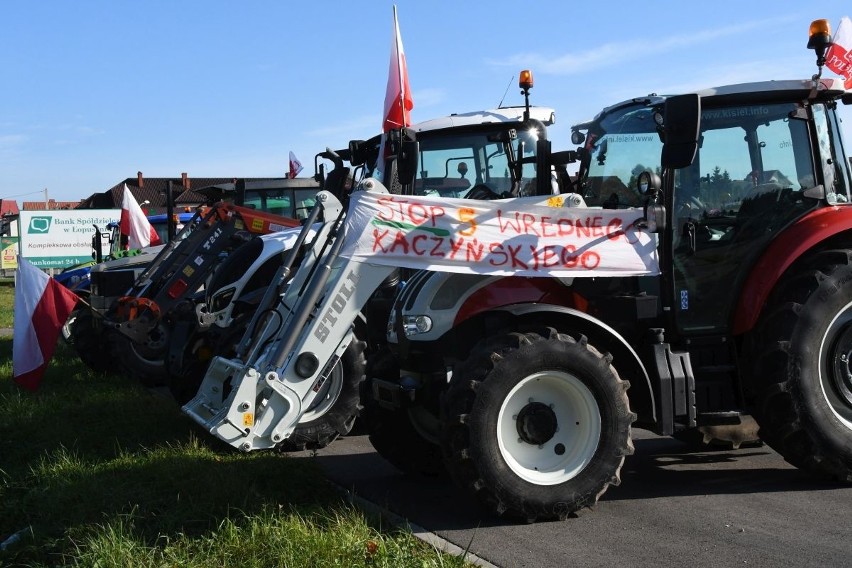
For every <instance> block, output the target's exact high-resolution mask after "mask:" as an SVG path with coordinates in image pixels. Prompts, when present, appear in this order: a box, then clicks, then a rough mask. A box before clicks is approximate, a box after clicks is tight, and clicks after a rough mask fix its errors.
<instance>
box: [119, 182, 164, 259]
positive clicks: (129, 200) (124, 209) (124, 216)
mask: <svg viewBox="0 0 852 568" xmlns="http://www.w3.org/2000/svg"><path fill="white" fill-rule="evenodd" d="M119 225H120V231H121V234H122V236H126V237H127V245H128V247H130V248H132V249H134V248H139V249H141V248H145V247H148V246H154V245H159V244H162V241H161V240H160V235H158V234H157V231H155V230H154V227H152V226H151V223H150V221H148V218H147V217H145V213H143V212H142V208H141V207H139V204H138V203H137V202H136V198H135V197H133V194H132V193H130V190H129V189H128V188H127V184H124V197H122V199H121V220H120V222H119Z"/></svg>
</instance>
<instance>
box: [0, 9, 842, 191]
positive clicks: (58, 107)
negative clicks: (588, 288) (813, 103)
mask: <svg viewBox="0 0 852 568" xmlns="http://www.w3.org/2000/svg"><path fill="white" fill-rule="evenodd" d="M396 4H397V10H398V15H399V22H400V31H401V35H402V40H403V44H404V47H405V53H406V57H407V61H408V69H409V79H410V83H411V87H412V91H413V95H414V105H415V107H414V110H413V112H412V119H413V120H414V121H415V122H418V121H421V120H427V119H430V118H435V117H438V116H443V115H446V114H449V113H452V112H468V111H472V110H477V109H482V108H493V107H494V106H496V105H497V104H498V103H499V102H500V100H501V99H502V98H503V96H504V93H505V94H506V95H505V101H504V104H520V103H522V97H521V95H520V94H519V90H518V88H517V73H518V71H519V70H520V69H523V68H530V69H532V70H533V73H534V77H535V88H534V89H533V92H532V97H531V98H532V101H533V103H534V104H540V105H544V106H551V107H554V108H555V109H556V111H557V124H556V126H554V127H553V130H552V133H551V138H552V139H553V140H554V148H555V149H568V148H570V147H571V144H570V142H569V139H568V138H569V134H570V125H571V124H572V123H575V122H579V121H582V120H585V119H587V118H590V117H592V116H594V114H595V113H596V112H597V111H598V110H599V109H601V108H603V107H605V106H608V105H610V104H612V103H615V102H618V101H620V100H623V99H626V98H630V97H633V96H640V95H645V94H648V93H651V92H656V93H676V92H683V91H689V90H695V89H698V88H703V87H710V86H716V85H721V84H727V83H739V82H746V81H757V80H769V79H791V78H807V77H810V76H811V75H812V74H813V73H814V72H815V70H816V66H815V64H814V61H815V58H814V56H813V52H811V51H809V50H807V49H806V48H805V46H806V43H807V31H808V25H809V24H810V22H811V20H813V19H816V18H828V19H829V20H830V21H831V23H832V26H836V25H837V23H838V21H839V20H840V17H841V16H844V15H847V16H852V5H850V4H849V3H848V2H840V1H832V0H811V1H810V2H807V3H804V2H793V1H789V0H775V1H767V0H749V1H742V0H740V1H738V2H732V1H726V0H717V1H715V2H668V1H663V0H659V1H657V2H653V3H646V4H645V5H644V6H643V7H641V8H637V6H639V5H638V4H635V3H628V2H565V1H564V0H553V1H537V2H535V1H528V2H517V1H512V2H509V1H503V0H492V1H489V2H473V1H466V2H465V1H458V0H456V1H454V2H450V1H446V0H430V1H428V2H427V1H422V0H421V1H419V2H416V1H414V0H397V2H396ZM392 5H393V3H392V2H379V1H375V0H361V1H358V2H318V1H315V2H297V1H289V2H285V1H266V0H256V1H252V2H225V1H220V0H205V1H193V0H185V1H177V2H176V1H174V0H169V1H161V0H149V1H145V2H129V1H125V2H121V1H109V2H106V1H103V2H102V1H92V0H78V1H74V2H61V1H59V0H55V1H47V0H46V1H43V2H33V1H27V0H4V1H3V2H0V21H2V22H3V32H2V33H0V61H2V73H3V81H2V87H0V198H4V199H6V198H15V199H17V200H18V202H19V203H20V202H21V201H25V200H26V201H31V200H39V199H42V198H43V197H44V189H45V188H47V190H48V195H49V197H50V198H53V199H56V200H78V199H81V198H83V197H87V196H89V195H91V194H92V193H95V192H100V191H104V190H106V189H108V188H109V187H111V186H112V185H114V184H115V183H117V182H118V181H120V180H121V179H123V178H126V177H135V175H136V172H137V171H142V172H143V173H144V175H145V176H147V177H165V176H170V177H172V176H173V177H179V176H180V174H181V172H187V173H188V174H189V177H190V178H192V177H266V176H268V177H280V176H282V175H283V174H284V173H285V172H286V171H287V156H288V153H289V151H291V150H292V151H293V152H295V154H296V155H297V156H298V157H299V159H300V160H301V162H302V163H303V164H304V166H305V171H304V172H303V173H302V175H303V176H304V175H309V174H310V173H312V172H313V159H314V155H315V154H316V153H317V152H320V151H321V150H323V149H324V148H325V147H326V146H331V147H333V148H340V147H345V146H346V144H347V142H348V140H349V139H352V138H367V137H369V136H371V135H374V134H376V133H378V132H379V130H380V128H381V121H382V104H383V100H384V94H385V86H386V81H387V68H388V60H389V56H390V43H391V31H392ZM827 76H833V75H831V74H830V73H827ZM507 87H508V91H507ZM842 113H843V114H842V116H843V117H844V118H845V119H846V129H847V130H848V131H850V132H852V109H848V108H845V109H843V110H842ZM850 136H852V135H850V134H849V133H847V139H852V138H850Z"/></svg>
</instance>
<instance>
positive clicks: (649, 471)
mask: <svg viewBox="0 0 852 568" xmlns="http://www.w3.org/2000/svg"><path fill="white" fill-rule="evenodd" d="M634 434H635V436H634V437H635V445H636V453H635V454H634V455H633V456H631V457H629V458H628V459H627V462H626V463H625V466H624V469H623V470H622V484H621V486H620V487H614V488H610V490H609V491H608V492H607V493H606V494H605V495H604V497H603V499H602V500H601V502H600V503H599V504H598V505H597V507H595V509H594V510H593V511H590V512H588V513H586V514H584V515H582V516H580V517H579V518H576V519H570V520H568V521H565V522H547V523H536V524H532V525H526V524H514V523H506V522H502V521H500V520H499V519H494V518H490V517H487V516H483V515H482V514H481V512H480V511H478V509H477V506H476V503H475V502H473V501H472V500H471V499H470V498H469V497H468V496H467V495H466V494H464V493H463V492H460V491H459V490H457V489H456V488H455V487H454V486H453V485H452V484H451V483H450V482H449V481H441V480H422V479H421V480H416V479H411V478H407V477H405V476H403V475H401V474H399V473H398V472H397V471H396V470H395V469H394V468H393V467H392V466H391V465H389V464H388V463H387V462H385V461H384V460H383V459H382V458H381V457H379V456H378V454H376V453H375V452H374V451H373V449H372V446H371V445H370V443H369V441H368V440H367V438H366V436H351V437H348V438H346V439H342V440H338V441H337V442H335V443H334V444H332V445H331V446H329V447H328V448H325V449H324V450H322V451H320V452H319V453H318V454H317V455H316V456H310V455H309V454H307V453H301V454H294V456H295V457H297V458H298V459H316V460H317V461H318V462H319V463H320V465H321V466H322V467H323V468H324V470H325V471H326V472H327V474H328V475H329V477H330V478H331V479H332V480H334V481H336V482H337V483H339V484H340V485H342V486H344V487H346V488H347V489H350V490H352V491H354V492H355V493H356V494H357V495H360V496H361V497H364V498H366V499H369V500H370V501H373V502H375V503H377V504H379V505H382V506H384V507H386V508H388V509H390V510H391V511H393V512H395V513H398V514H400V515H402V516H403V517H405V518H407V519H409V520H410V521H411V522H413V523H415V524H418V525H420V526H422V527H425V528H426V529H428V530H431V531H433V532H435V533H437V534H438V535H440V536H442V537H443V538H445V539H447V540H449V541H450V542H452V543H455V544H457V545H459V546H461V547H462V548H464V547H467V546H468V545H470V550H471V551H473V552H474V553H475V554H477V555H478V556H480V557H482V558H484V559H487V560H488V561H490V562H492V563H494V564H496V565H497V566H501V567H524V566H528V567H537V568H539V567H549V566H559V567H564V566H572V567H581V566H622V567H626V566H630V567H643V566H654V567H667V566H677V567H678V568H680V567H682V566H690V567H702V566H707V567H714V568H716V567H720V566H760V567H764V566H784V567H789V566H796V567H805V566H815V567H816V566H819V567H835V566H837V567H839V566H852V486H849V487H844V486H836V485H827V484H821V483H817V482H814V481H813V480H812V479H810V478H808V477H807V476H806V475H804V474H802V473H800V472H799V471H798V470H796V469H794V468H793V467H792V466H790V465H788V464H786V462H784V461H783V460H782V459H781V458H780V457H779V456H778V455H777V454H776V453H775V452H773V451H772V450H770V449H769V448H768V447H759V448H742V449H739V450H732V451H714V452H698V451H691V449H690V448H689V447H688V446H686V445H684V444H682V443H680V442H678V441H676V440H672V439H669V438H661V437H657V436H655V435H653V434H651V433H649V432H645V431H642V430H638V431H635V430H634Z"/></svg>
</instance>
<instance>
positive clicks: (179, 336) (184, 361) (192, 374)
mask: <svg viewBox="0 0 852 568" xmlns="http://www.w3.org/2000/svg"><path fill="white" fill-rule="evenodd" d="M250 321H251V314H248V313H245V314H240V315H238V316H237V317H236V318H234V320H233V321H232V322H231V325H230V326H228V327H227V328H226V329H224V330H223V329H219V328H215V329H214V328H211V329H210V330H206V331H204V332H201V331H199V330H198V327H197V326H196V325H192V326H176V327H175V328H173V329H172V339H171V343H172V344H173V345H175V346H176V347H177V348H178V349H181V350H182V351H183V356H182V358H181V361H180V364H177V363H176V362H175V361H172V359H171V357H167V358H166V364H167V373H168V385H169V391H170V392H171V393H172V396H173V397H174V399H175V401H176V402H177V403H178V404H179V405H181V406H183V405H184V404H186V403H187V402H189V401H190V400H192V398H193V397H194V396H195V395H196V393H197V392H198V387H200V386H201V382H202V381H203V380H204V375H206V374H207V368H208V367H209V366H210V361H212V360H213V356H214V355H219V356H221V357H232V356H233V355H234V353H236V349H237V345H239V343H240V341H242V338H243V335H245V332H246V328H247V327H248V324H249V322H250Z"/></svg>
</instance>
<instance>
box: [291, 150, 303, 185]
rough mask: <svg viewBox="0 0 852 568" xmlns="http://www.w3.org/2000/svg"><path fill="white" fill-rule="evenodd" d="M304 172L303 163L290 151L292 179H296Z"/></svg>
mask: <svg viewBox="0 0 852 568" xmlns="http://www.w3.org/2000/svg"><path fill="white" fill-rule="evenodd" d="M301 171H302V162H300V161H299V159H298V158H297V157H296V154H294V153H293V151H292V150H291V151H290V179H293V178H295V177H296V176H297V175H299V172H301Z"/></svg>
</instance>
